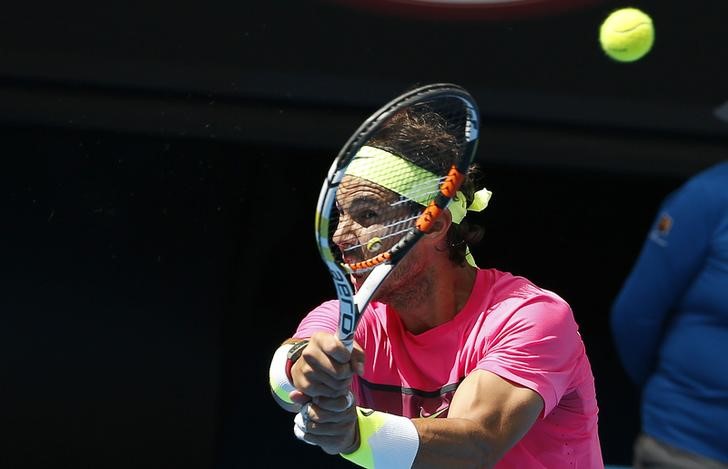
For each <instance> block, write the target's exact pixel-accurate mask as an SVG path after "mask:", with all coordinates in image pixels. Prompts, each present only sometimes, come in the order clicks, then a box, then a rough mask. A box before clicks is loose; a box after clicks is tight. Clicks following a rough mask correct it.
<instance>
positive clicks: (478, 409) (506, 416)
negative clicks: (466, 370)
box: [448, 370, 544, 458]
mask: <svg viewBox="0 0 728 469" xmlns="http://www.w3.org/2000/svg"><path fill="white" fill-rule="evenodd" d="M543 409H544V401H543V399H542V398H541V396H540V395H539V394H538V393H537V392H535V391H533V390H532V389H529V388H527V387H525V386H522V385H519V384H516V383H513V382H511V381H508V380H506V379H503V378H501V377H500V376H498V375H496V374H494V373H491V372H490V371H485V370H475V371H473V372H472V373H470V374H469V375H468V376H467V377H466V378H465V380H463V382H462V383H461V384H460V386H459V387H458V390H457V392H456V393H455V396H454V397H453V400H452V403H451V405H450V410H449V411H448V418H467V419H470V420H472V421H473V422H474V423H475V424H477V425H478V426H479V427H480V428H481V429H482V430H483V432H484V435H485V437H486V439H487V441H488V443H489V446H490V447H491V449H492V451H493V452H494V453H495V454H496V455H498V458H500V457H501V456H503V454H505V453H506V452H507V451H508V450H509V449H510V448H511V447H513V445H515V444H516V443H517V442H518V440H520V439H521V438H522V437H523V436H524V435H525V434H526V433H527V432H528V430H529V429H530V428H531V427H532V426H533V424H534V423H535V422H536V420H537V419H538V418H539V416H540V415H541V413H542V411H543Z"/></svg>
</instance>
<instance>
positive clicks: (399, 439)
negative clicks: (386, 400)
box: [341, 407, 420, 469]
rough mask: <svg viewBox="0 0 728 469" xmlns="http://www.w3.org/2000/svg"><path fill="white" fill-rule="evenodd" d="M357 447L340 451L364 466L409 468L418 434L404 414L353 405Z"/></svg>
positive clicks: (389, 468)
mask: <svg viewBox="0 0 728 469" xmlns="http://www.w3.org/2000/svg"><path fill="white" fill-rule="evenodd" d="M356 416H357V426H358V433H357V435H358V436H357V438H356V439H357V441H358V442H359V444H358V445H357V444H356V442H355V444H354V445H353V446H352V448H356V450H354V451H352V452H350V453H341V456H342V457H343V458H344V459H348V460H349V461H351V462H353V463H356V464H358V465H359V466H362V467H365V468H367V469H399V468H408V467H412V463H413V462H414V460H415V456H417V451H418V450H419V447H420V437H419V434H418V433H417V429H416V428H415V425H414V423H412V420H410V419H408V418H407V417H400V416H398V415H392V414H387V413H385V412H377V411H373V410H370V409H362V408H360V407H357V408H356Z"/></svg>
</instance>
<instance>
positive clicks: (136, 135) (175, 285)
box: [0, 0, 728, 469]
mask: <svg viewBox="0 0 728 469" xmlns="http://www.w3.org/2000/svg"><path fill="white" fill-rule="evenodd" d="M406 3H407V2H404V3H401V4H399V5H396V7H394V8H387V7H386V5H385V4H386V2H384V1H372V2H371V3H367V4H365V6H364V7H358V6H356V5H352V4H351V2H346V1H339V2H335V1H333V0H330V1H323V0H321V1H315V0H308V1H283V0H279V1H270V2H246V1H239V2H223V1H219V0H211V1H207V2H201V1H197V2H194V1H180V2H169V1H164V0H147V1H145V2H134V1H127V2H120V1H108V2H91V1H88V0H79V1H70V2H48V1H30V0H29V1H26V2H22V3H21V2H14V3H13V4H11V5H4V7H3V13H2V15H0V152H2V156H3V158H2V161H3V162H4V163H5V164H6V169H5V170H4V171H2V179H0V181H1V182H2V186H0V187H1V189H0V207H2V209H3V212H4V213H5V214H6V216H5V217H3V220H4V222H2V225H0V226H2V237H0V242H1V244H0V246H1V247H2V249H1V250H0V256H1V258H2V269H0V275H1V277H0V281H1V283H0V285H1V286H0V292H1V293H2V294H0V308H1V315H0V318H2V319H0V351H1V352H2V358H0V397H1V398H2V400H1V402H2V405H1V406H0V409H2V410H1V411H0V430H1V431H2V438H0V467H3V468H18V469H20V468H56V467H58V468H65V467H73V468H117V467H119V468H121V467H124V468H130V467H144V468H146V467H150V468H184V469H186V468H200V469H208V468H215V469H218V468H225V469H228V468H230V469H233V468H234V469H237V468H250V467H266V468H270V467H290V466H294V465H295V466H296V467H306V468H308V467H310V468H314V467H351V465H350V464H349V463H347V462H345V461H343V460H341V459H340V458H336V457H331V456H326V455H324V454H323V453H322V452H321V451H319V450H318V449H317V448H313V447H310V446H308V445H305V444H301V443H299V442H298V441H297V440H295V438H294V437H293V434H292V419H291V416H290V415H289V414H286V413H285V412H283V411H282V410H281V409H279V408H278V407H277V406H276V405H275V404H274V402H273V400H272V398H271V397H270V395H269V391H268V383H267V381H268V380H267V369H268V363H269V359H270V357H271V355H272V353H273V351H274V349H275V348H276V347H277V345H278V344H279V343H280V341H282V340H283V339H285V338H286V337H288V336H289V335H290V334H291V333H292V332H293V330H294V328H295V325H296V323H297V321H298V320H299V319H300V317H301V315H302V314H303V313H305V312H306V311H307V310H308V308H310V307H312V306H314V305H315V304H317V303H318V302H319V301H320V300H322V299H324V298H326V297H329V296H331V295H332V294H333V287H332V286H331V284H330V281H329V279H328V276H327V275H326V273H325V271H324V269H323V266H322V264H321V262H320V260H319V259H318V256H317V251H316V248H315V243H314V237H313V219H312V218H313V211H314V204H315V201H316V198H317V196H318V190H319V187H320V183H321V178H322V176H323V174H324V172H325V171H326V169H327V167H328V165H329V163H330V160H331V158H332V157H333V156H334V155H335V154H336V152H337V151H338V148H339V147H340V146H341V145H342V144H343V143H344V142H345V140H346V139H347V138H348V136H349V134H350V133H351V132H352V131H353V130H354V129H355V128H356V127H357V126H358V125H359V123H360V122H361V121H362V120H363V119H364V118H365V117H366V116H367V115H368V114H369V113H370V112H372V111H374V110H375V109H376V108H377V107H379V106H380V105H382V104H384V102H386V101H387V100H389V99H391V98H393V97H394V96H395V95H397V94H399V92H401V91H403V90H404V89H405V88H408V87H410V86H412V85H415V84H424V83H428V82H436V81H447V82H455V83H458V84H460V85H463V86H465V87H466V88H468V89H469V90H470V91H471V92H472V93H473V94H474V95H475V96H476V98H477V99H478V101H479V103H480V107H481V112H482V116H483V118H484V121H485V125H484V132H483V136H482V139H481V143H480V147H479V154H478V160H479V162H480V163H481V164H482V166H483V168H484V169H485V171H486V174H487V175H488V180H489V183H488V185H489V188H490V189H492V190H493V191H494V194H495V195H494V198H493V200H492V203H491V206H490V207H489V208H488V210H486V211H485V212H483V213H482V214H478V215H477V217H479V218H478V219H479V221H480V222H481V223H483V224H484V225H485V226H486V228H487V236H486V239H485V241H484V242H483V243H482V244H481V245H480V246H477V247H475V248H474V251H475V254H476V257H477V259H478V262H479V264H480V265H482V266H494V267H497V268H500V269H502V270H507V271H511V272H513V273H516V274H520V275H525V276H527V277H529V278H531V279H532V280H533V281H535V282H536V283H538V284H540V285H542V286H544V287H546V288H549V289H552V290H554V291H556V292H558V293H559V294H561V296H563V297H564V298H566V299H567V300H568V301H569V302H570V303H571V304H572V306H573V309H574V312H575V314H576V317H577V320H578V322H579V324H580V326H581V332H582V335H583V337H584V341H585V343H586V346H587V349H588V352H589V354H590V357H591V360H592V364H593V368H594V372H595V375H596V384H597V392H598V398H599V403H600V435H601V440H602V445H603V452H604V456H605V460H606V462H608V463H612V464H626V463H628V462H629V460H630V458H631V444H632V439H633V438H634V436H635V435H636V433H637V431H638V428H639V419H638V411H637V409H638V402H639V394H638V391H637V390H636V389H635V388H634V387H633V386H632V385H631V383H630V382H629V381H628V379H627V377H626V375H625V374H624V372H623V371H622V369H621V366H620V364H619V363H618V360H617V357H616V354H615V351H614V348H613V344H612V341H611V336H610V333H609V326H608V314H609V307H610V304H611V302H612V300H613V298H614V296H615V295H616V293H617V291H618V289H619V287H620V286H621V283H622V281H623V279H624V277H625V276H626V274H627V273H628V271H629V268H630V266H631V264H632V261H633V260H634V258H635V256H636V255H637V253H638V251H639V248H640V246H641V244H642V241H643V239H644V236H645V234H646V231H647V228H648V226H649V224H650V223H651V221H652V218H653V216H654V213H655V210H656V209H657V206H658V204H659V202H660V201H661V199H662V198H663V197H664V196H665V195H666V194H667V193H669V192H670V191H671V190H673V189H674V188H676V187H677V186H678V185H679V184H681V183H682V182H683V181H684V180H685V179H686V178H687V177H689V176H690V175H692V174H694V173H695V172H697V171H699V170H701V169H703V168H705V167H707V166H708V165H710V164H712V163H714V162H717V161H719V160H722V159H725V158H726V154H727V153H726V150H727V147H728V123H726V122H725V121H724V120H721V116H722V117H723V118H728V104H726V103H727V102H728V91H727V90H726V83H728V68H726V66H725V64H726V63H728V48H727V47H726V41H725V18H726V15H727V14H728V4H726V3H725V2H721V1H718V0H714V1H707V0H696V1H693V2H690V5H689V8H688V7H687V6H686V4H685V3H683V2H665V1H658V0H654V1H647V0H646V1H635V2H631V3H629V4H625V3H621V2H613V1H583V2H577V1H571V2H569V1H565V0H562V1H556V0H553V1H550V2H549V1H547V0H544V1H542V2H539V1H533V0H531V1H529V0H525V1H524V2H523V3H524V4H525V6H523V7H513V6H512V7H510V8H506V9H504V8H500V7H497V6H496V7H492V8H491V9H490V10H478V11H474V10H467V11H463V10H452V9H451V10H437V9H436V10H426V9H422V8H419V7H416V6H413V5H409V6H408V5H405V4H406ZM624 6H636V7H639V8H641V9H643V10H644V11H645V12H647V13H649V14H650V15H652V17H653V20H654V22H655V25H656V30H657V34H656V42H655V47H654V49H653V50H652V51H651V52H650V53H649V54H648V55H647V56H646V57H645V58H643V59H642V60H640V61H639V62H634V63H628V64H626V63H617V62H614V61H612V60H610V59H608V58H607V57H606V56H604V54H603V53H602V52H601V49H600V48H599V44H598V41H597V31H598V27H599V24H600V23H601V21H602V20H603V19H604V18H605V17H606V16H607V15H608V13H609V12H611V11H612V10H613V9H616V8H619V7H624ZM471 7H472V5H471Z"/></svg>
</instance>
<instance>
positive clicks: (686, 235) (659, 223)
mask: <svg viewBox="0 0 728 469" xmlns="http://www.w3.org/2000/svg"><path fill="white" fill-rule="evenodd" d="M712 199H713V198H712V197H710V196H709V195H707V194H706V193H705V192H704V190H703V188H702V187H701V186H699V185H696V184H690V183H688V184H687V185H686V186H684V187H683V188H682V189H681V190H680V191H679V192H676V193H674V194H673V195H672V196H671V197H669V198H668V199H667V200H666V202H665V203H664V204H663V206H662V207H661V209H660V211H659V213H658V215H657V217H656V219H655V221H654V223H653V226H652V228H651V231H650V233H649V235H648V238H647V239H646V241H645V243H644V245H643V247H642V251H641V252H640V254H639V257H638V259H637V261H636V263H635V265H634V266H633V269H632V271H631V272H630V274H629V276H628V277H627V279H626V281H625V283H624V285H623V287H622V289H621V291H620V292H619V294H618V296H617V298H616V300H615V302H614V304H613V306H612V311H611V318H610V321H611V327H612V333H613V337H614V341H615V345H616V347H617V351H618V353H619V356H620V359H621V361H622V364H623V366H624V368H625V370H626V371H627V373H628V375H629V376H630V378H631V379H632V380H633V381H634V382H635V383H636V384H638V385H642V384H643V383H644V382H645V381H646V380H647V378H648V376H649V374H650V372H651V370H652V369H653V368H654V366H655V359H656V357H657V353H658V349H659V343H660V339H661V337H662V334H663V331H664V328H665V325H666V323H667V321H668V319H669V315H670V314H671V313H672V312H673V311H674V309H675V308H676V307H678V305H679V302H680V298H681V296H682V295H683V294H684V292H685V291H686V289H687V288H688V287H689V285H690V283H691V282H692V281H693V279H694V278H695V276H696V275H697V273H698V272H699V270H700V268H701V266H702V264H703V262H704V260H705V256H706V254H707V252H708V249H709V244H710V234H711V230H712V227H713V226H714V223H713V222H712V221H711V208H712V203H711V200H712Z"/></svg>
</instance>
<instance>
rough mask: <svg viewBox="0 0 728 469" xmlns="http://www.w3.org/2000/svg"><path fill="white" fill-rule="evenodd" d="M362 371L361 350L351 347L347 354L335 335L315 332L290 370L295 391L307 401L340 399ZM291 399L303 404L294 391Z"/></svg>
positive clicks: (302, 400) (362, 359)
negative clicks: (326, 398) (322, 398)
mask: <svg viewBox="0 0 728 469" xmlns="http://www.w3.org/2000/svg"><path fill="white" fill-rule="evenodd" d="M363 369H364V352H363V351H362V349H361V347H359V346H358V345H357V344H355V345H354V350H353V351H352V352H351V353H349V351H348V350H347V348H346V347H345V346H344V345H343V344H342V343H341V341H339V339H338V338H336V336H335V335H333V334H328V333H323V332H318V333H316V334H314V335H312V336H311V337H310V338H309V343H308V345H307V346H306V348H305V349H304V350H303V353H302V354H301V357H300V358H299V359H298V360H297V361H296V363H295V364H294V365H293V367H292V368H291V378H292V381H293V385H294V386H295V387H296V389H297V390H298V391H299V392H300V393H302V394H303V395H305V396H307V397H308V398H320V397H328V398H342V397H345V396H346V395H347V393H348V392H349V389H350V388H351V380H352V377H353V376H354V373H355V372H357V373H362V372H363ZM291 399H293V400H294V402H298V403H300V404H303V403H305V402H307V400H306V399H305V398H304V397H301V396H300V395H299V394H297V393H295V391H294V392H293V393H291ZM340 402H343V401H340Z"/></svg>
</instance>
